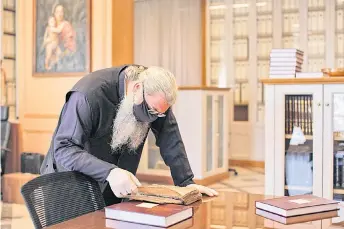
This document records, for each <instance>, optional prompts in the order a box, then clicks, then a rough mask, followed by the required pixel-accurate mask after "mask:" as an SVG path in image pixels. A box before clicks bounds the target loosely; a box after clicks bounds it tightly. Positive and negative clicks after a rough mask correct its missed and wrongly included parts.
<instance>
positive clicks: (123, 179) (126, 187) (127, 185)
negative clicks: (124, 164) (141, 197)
mask: <svg viewBox="0 0 344 229" xmlns="http://www.w3.org/2000/svg"><path fill="white" fill-rule="evenodd" d="M106 180H107V181H108V182H109V184H110V187H111V190H112V192H113V193H114V194H115V196H117V197H118V198H121V197H124V196H127V195H128V194H131V193H135V192H136V191H137V187H140V186H141V183H140V181H139V180H138V179H137V178H136V177H135V176H134V175H133V174H132V173H131V172H128V171H127V170H124V169H121V168H114V169H112V170H111V171H110V173H109V176H108V177H107V178H106Z"/></svg>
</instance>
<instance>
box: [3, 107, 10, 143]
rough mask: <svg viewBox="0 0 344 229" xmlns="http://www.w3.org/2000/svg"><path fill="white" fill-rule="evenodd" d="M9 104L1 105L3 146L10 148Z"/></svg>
mask: <svg viewBox="0 0 344 229" xmlns="http://www.w3.org/2000/svg"><path fill="white" fill-rule="evenodd" d="M8 112H9V108H8V106H1V148H8V141H9V138H10V127H11V126H10V123H9V122H8Z"/></svg>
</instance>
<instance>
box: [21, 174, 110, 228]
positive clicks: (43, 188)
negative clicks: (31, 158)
mask: <svg viewBox="0 0 344 229" xmlns="http://www.w3.org/2000/svg"><path fill="white" fill-rule="evenodd" d="M21 194H22V196H23V198H24V200H25V204H26V207H27V208H28V210H29V213H30V216H31V219H32V221H33V224H34V226H35V227H36V228H43V227H47V226H50V225H54V224H57V223H60V222H63V221H66V220H69V219H73V218H76V217H78V216H81V215H84V214H87V213H90V212H94V211H97V210H100V209H103V208H104V207H105V203H104V199H103V196H102V193H101V191H100V188H99V185H98V182H96V181H95V180H93V179H92V178H90V177H88V176H86V175H84V174H82V173H79V172H74V171H68V172H56V173H50V174H45V175H42V176H39V177H37V178H35V179H33V180H31V181H29V182H27V183H26V184H25V185H23V187H22V188H21Z"/></svg>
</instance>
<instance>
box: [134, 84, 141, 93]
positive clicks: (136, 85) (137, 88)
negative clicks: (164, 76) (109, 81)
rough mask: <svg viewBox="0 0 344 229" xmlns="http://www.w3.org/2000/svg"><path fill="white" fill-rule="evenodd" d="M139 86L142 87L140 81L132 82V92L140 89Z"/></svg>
mask: <svg viewBox="0 0 344 229" xmlns="http://www.w3.org/2000/svg"><path fill="white" fill-rule="evenodd" d="M141 87H142V85H141V83H139V82H135V83H134V84H133V92H134V93H136V92H137V91H139V90H140V89H141Z"/></svg>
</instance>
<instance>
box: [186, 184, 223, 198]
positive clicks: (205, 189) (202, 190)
mask: <svg viewBox="0 0 344 229" xmlns="http://www.w3.org/2000/svg"><path fill="white" fill-rule="evenodd" d="M187 187H193V188H196V189H198V191H199V192H200V193H202V194H206V195H208V196H218V195H219V193H218V192H216V191H215V190H214V189H211V188H208V187H205V186H202V185H198V184H189V185H188V186H187Z"/></svg>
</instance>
